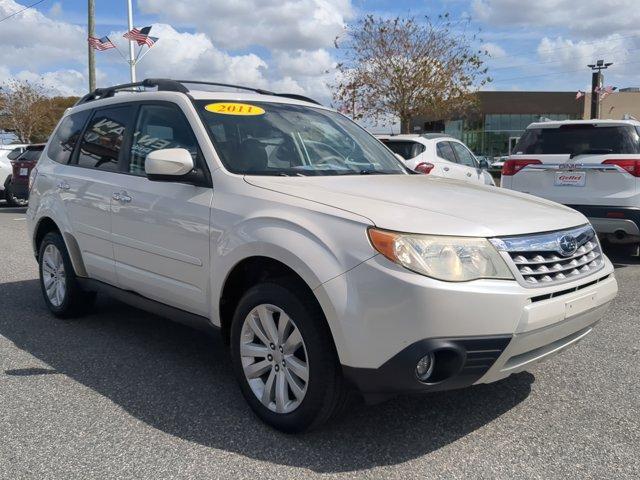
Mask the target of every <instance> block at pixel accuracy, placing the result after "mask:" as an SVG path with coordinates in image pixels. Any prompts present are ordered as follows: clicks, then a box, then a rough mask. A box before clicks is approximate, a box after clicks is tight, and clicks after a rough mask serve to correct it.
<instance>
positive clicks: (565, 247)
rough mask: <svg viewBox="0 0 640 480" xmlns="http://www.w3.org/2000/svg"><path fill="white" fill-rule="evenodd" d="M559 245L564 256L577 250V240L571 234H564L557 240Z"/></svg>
mask: <svg viewBox="0 0 640 480" xmlns="http://www.w3.org/2000/svg"><path fill="white" fill-rule="evenodd" d="M558 245H559V246H560V253H561V254H562V255H564V256H565V257H568V256H569V255H573V254H574V253H576V250H578V241H577V240H576V237H574V236H573V235H564V236H562V237H560V239H559V240H558Z"/></svg>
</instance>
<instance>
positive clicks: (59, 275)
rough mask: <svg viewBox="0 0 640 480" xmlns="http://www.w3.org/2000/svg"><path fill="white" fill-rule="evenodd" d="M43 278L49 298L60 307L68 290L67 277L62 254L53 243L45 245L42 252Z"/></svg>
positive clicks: (54, 304)
mask: <svg viewBox="0 0 640 480" xmlns="http://www.w3.org/2000/svg"><path fill="white" fill-rule="evenodd" d="M42 280H43V282H44V289H45V292H46V294H47V298H48V299H49V301H50V302H51V304H52V305H53V306H54V307H60V306H61V305H62V302H64V298H65V294H66V290H67V278H66V276H65V271H64V261H63V259H62V254H61V253H60V250H58V247H56V246H55V245H53V244H52V243H50V244H49V245H47V246H46V247H45V249H44V252H43V254H42Z"/></svg>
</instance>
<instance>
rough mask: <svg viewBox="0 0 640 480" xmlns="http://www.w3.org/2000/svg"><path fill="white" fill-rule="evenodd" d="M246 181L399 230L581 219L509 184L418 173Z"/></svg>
mask: <svg viewBox="0 0 640 480" xmlns="http://www.w3.org/2000/svg"><path fill="white" fill-rule="evenodd" d="M245 181H246V182H247V183H249V184H251V185H254V186H257V187H261V188H265V189H269V190H273V191H275V192H280V193H283V194H286V195H291V196H294V197H298V198H303V199H306V200H310V201H313V202H317V203H321V204H324V205H328V206H332V207H335V208H339V209H341V210H346V211H348V212H351V213H354V214H357V215H360V216H362V217H366V218H367V219H369V220H370V221H371V223H372V224H374V225H376V226H377V227H380V228H384V229H389V230H396V231H402V232H412V233H424V234H438V235H459V236H478V237H493V236H502V235H520V234H526V233H537V232H546V231H551V230H561V229H565V228H571V227H575V226H578V225H583V224H585V223H587V219H586V218H585V217H584V216H583V215H582V214H580V213H578V212H576V211H575V210H573V209H571V208H568V207H565V206H562V205H560V204H557V203H555V202H551V201H549V200H544V199H542V198H538V197H534V196H532V195H527V194H523V193H519V192H514V191H511V190H503V189H500V188H496V187H490V186H484V185H478V184H472V183H468V182H461V181H457V180H449V179H443V178H437V177H428V176H424V175H362V176H361V175H358V176H354V175H349V176H323V177H267V176H264V177H263V176H247V177H245Z"/></svg>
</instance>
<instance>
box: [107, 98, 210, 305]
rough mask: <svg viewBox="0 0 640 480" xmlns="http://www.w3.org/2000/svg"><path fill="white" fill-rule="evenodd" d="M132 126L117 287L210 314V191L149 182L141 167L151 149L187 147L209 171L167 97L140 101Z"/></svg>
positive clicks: (120, 203)
mask: <svg viewBox="0 0 640 480" xmlns="http://www.w3.org/2000/svg"><path fill="white" fill-rule="evenodd" d="M134 125H135V127H134V128H133V134H132V135H131V139H130V140H129V141H128V144H129V146H128V147H126V148H127V154H126V157H127V161H126V164H125V170H126V174H123V175H121V179H120V183H119V184H118V186H117V188H116V189H115V190H114V191H113V192H114V193H116V199H115V200H114V201H113V207H112V209H113V213H112V232H113V248H114V255H115V260H116V271H117V276H118V284H119V286H120V287H121V288H125V289H127V290H132V291H134V292H137V293H139V294H141V295H144V296H145V297H148V298H151V299H153V300H157V301H160V302H163V303H165V304H168V305H172V306H174V307H178V308H181V309H183V310H186V311H189V312H192V313H196V314H199V315H208V314H209V302H208V301H207V298H208V295H207V292H208V287H209V271H210V269H209V265H210V262H209V215H210V207H211V201H212V198H213V190H212V188H211V187H201V186H194V185H191V184H187V183H182V182H180V181H167V182H152V181H150V180H148V179H147V177H146V175H145V170H144V165H145V160H146V157H147V155H148V154H149V153H151V152H153V151H155V150H159V149H164V148H185V149H187V150H189V152H190V153H191V155H192V157H193V158H194V164H195V165H196V166H197V168H200V169H202V170H203V171H204V172H205V173H206V172H207V167H206V164H205V161H204V158H203V156H202V153H201V152H200V148H199V146H198V143H197V140H196V138H195V135H194V133H193V130H192V127H191V125H190V124H189V122H188V120H187V118H186V117H185V115H184V114H183V113H182V111H181V110H180V108H179V107H178V106H177V105H175V104H172V103H167V102H154V103H142V104H139V106H138V110H137V114H136V121H135V124H134ZM207 175H208V173H207Z"/></svg>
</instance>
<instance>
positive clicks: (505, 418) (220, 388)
mask: <svg viewBox="0 0 640 480" xmlns="http://www.w3.org/2000/svg"><path fill="white" fill-rule="evenodd" d="M22 212H23V210H16V209H8V208H2V206H0V255H1V259H2V263H1V265H2V268H0V478H2V479H21V478H38V479H44V478H60V479H62V478H64V479H72V478H78V479H88V478H100V479H106V478H150V479H157V478H257V477H260V478H265V479H267V478H279V479H283V478H284V479H289V478H313V477H315V476H322V477H336V478H356V477H357V478H402V479H412V478H420V479H425V478H544V479H550V478H563V479H567V478H576V479H584V478H625V477H626V478H638V474H639V472H640V382H639V381H638V379H639V378H640V342H639V340H640V322H639V320H638V316H639V315H638V313H639V312H640V299H639V296H638V294H637V292H638V285H639V280H640V262H638V261H635V260H630V259H625V258H616V262H617V264H618V266H619V268H618V270H617V277H618V280H619V282H620V296H619V297H618V299H617V301H616V303H615V305H614V306H613V308H612V309H611V310H610V312H609V314H608V315H607V316H606V318H605V320H604V321H603V322H602V323H601V324H600V325H599V326H598V328H597V329H596V330H595V332H594V333H593V334H592V335H590V336H589V337H588V338H587V339H585V340H584V341H583V342H582V343H580V344H579V345H578V346H576V347H575V348H573V349H571V350H569V351H567V352H565V353H563V354H562V355H560V356H557V357H555V358H554V359H552V360H550V361H549V362H547V363H542V364H540V365H538V366H536V367H535V368H534V369H532V370H531V372H527V373H521V374H518V375H515V376H512V377H510V378H508V379H506V380H503V381H501V382H499V383H497V384H493V385H483V386H478V387H473V388H469V389H466V390H461V391H454V392H444V393H438V394H432V395H429V396H423V397H412V398H398V399H395V400H392V401H389V402H387V403H384V404H381V405H377V406H371V407H365V406H362V405H356V406H354V407H353V408H352V409H351V410H350V411H349V412H348V413H347V414H346V415H345V417H344V418H342V419H341V420H340V421H338V422H334V423H332V424H329V425H327V426H326V427H325V428H323V429H322V430H320V431H317V432H313V433H310V434H306V435H301V436H287V435H283V434H280V433H278V432H275V431H273V430H271V429H269V428H268V427H266V426H264V425H263V424H262V423H260V422H259V421H258V420H257V419H256V418H255V417H254V416H253V415H252V414H251V412H250V411H249V408H248V407H247V406H246V405H245V402H244V400H243V399H242V397H241V395H240V392H239V390H238V388H237V387H236V384H235V382H234V379H233V377H232V375H231V372H230V368H229V361H228V360H227V357H226V354H225V350H224V348H223V346H222V345H221V343H220V342H219V341H217V339H211V338H209V337H207V336H206V335H204V334H201V333H199V332H197V331H194V330H190V329H189V328H187V327H183V326H180V325H177V324H173V323H171V322H169V321H166V320H163V319H161V318H158V317H154V316H152V315H149V314H146V313H143V312H141V311H139V310H135V309H133V308H130V307H127V306H125V305H123V304H120V303H117V302H114V301H109V300H108V299H106V298H101V299H100V300H99V303H98V307H97V309H96V310H95V313H93V314H91V315H89V316H87V317H86V318H83V319H80V320H74V321H60V320H56V319H54V318H53V317H52V316H50V315H49V314H48V313H47V311H46V309H45V306H44V303H43V300H42V298H41V294H40V290H39V286H38V282H37V269H36V263H35V261H34V259H33V256H32V254H31V252H30V247H29V244H28V240H27V238H26V234H25V222H24V214H23V213H22ZM613 253H615V252H613Z"/></svg>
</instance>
